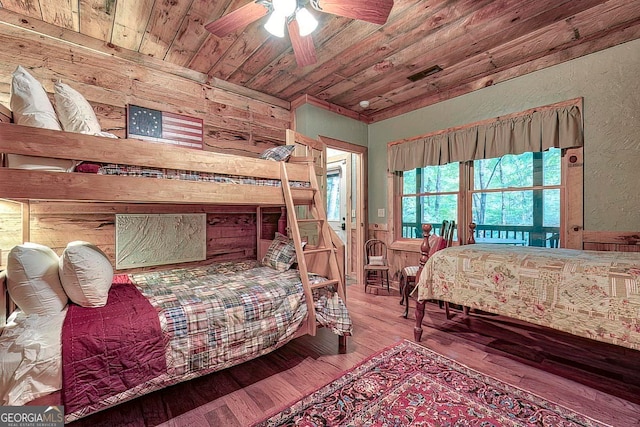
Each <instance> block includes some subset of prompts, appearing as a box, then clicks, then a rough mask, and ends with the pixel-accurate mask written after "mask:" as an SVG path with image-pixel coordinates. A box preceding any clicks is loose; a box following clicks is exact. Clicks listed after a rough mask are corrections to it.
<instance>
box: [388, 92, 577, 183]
mask: <svg viewBox="0 0 640 427" xmlns="http://www.w3.org/2000/svg"><path fill="white" fill-rule="evenodd" d="M582 145H583V134H582V114H581V111H580V108H579V107H578V106H577V105H575V103H572V105H566V104H565V105H563V106H559V107H554V108H546V107H545V108H541V109H534V110H530V111H527V112H525V113H522V114H519V115H516V116H512V117H509V118H504V119H495V120H491V121H485V122H481V123H476V124H473V125H469V126H463V127H459V128H455V129H453V130H450V131H444V132H436V133H433V134H430V135H424V136H422V137H418V138H412V139H411V140H407V141H402V142H399V143H391V144H389V152H388V166H389V171H390V172H398V171H408V170H412V169H415V168H419V167H424V166H433V165H444V164H447V163H452V162H464V161H470V160H478V159H490V158H495V157H500V156H503V155H505V154H522V153H525V152H538V151H545V150H548V149H549V148H551V147H556V148H571V147H581V146H582Z"/></svg>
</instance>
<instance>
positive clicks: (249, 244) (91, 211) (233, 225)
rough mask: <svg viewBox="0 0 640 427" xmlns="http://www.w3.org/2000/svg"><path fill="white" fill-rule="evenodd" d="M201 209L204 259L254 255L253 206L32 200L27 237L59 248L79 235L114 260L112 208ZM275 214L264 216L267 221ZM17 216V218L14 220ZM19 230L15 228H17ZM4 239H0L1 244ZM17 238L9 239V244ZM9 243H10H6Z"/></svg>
mask: <svg viewBox="0 0 640 427" xmlns="http://www.w3.org/2000/svg"><path fill="white" fill-rule="evenodd" d="M199 212H205V213H206V214H207V260H208V261H223V260H237V259H252V258H253V259H255V257H256V253H257V252H256V251H257V243H256V241H257V232H256V210H255V208H254V207H243V206H240V207H233V208H231V207H225V206H207V205H155V204H153V205H152V204H118V203H67V202H32V203H31V204H30V240H31V241H32V242H36V243H40V244H43V245H47V246H49V247H51V248H52V249H53V250H55V251H56V253H58V254H61V253H62V251H63V250H64V248H65V247H66V245H67V243H68V242H70V241H73V240H85V241H88V242H91V243H93V244H95V245H97V246H98V247H100V249H102V250H103V251H104V252H105V253H106V254H107V255H108V256H109V258H110V259H111V261H112V263H114V265H115V257H114V255H115V254H114V252H115V214H116V213H156V214H157V213H199ZM5 217H7V218H8V216H6V215H4V214H3V215H2V218H3V220H2V221H0V234H3V233H4V232H5V229H6V230H9V229H13V230H16V229H17V230H19V229H20V227H19V221H20V220H19V217H18V218H17V219H16V218H12V220H11V221H9V220H5ZM278 218H279V213H278V214H277V215H275V214H274V215H269V216H265V219H264V220H265V221H266V222H267V223H269V227H274V225H272V224H271V223H272V222H274V221H275V222H277V219H278ZM16 222H17V223H16ZM18 234H19V233H18ZM5 243H7V242H4V240H3V241H2V242H0V244H2V245H3V252H4V250H5V249H4V246H5ZM17 243H20V241H18V242H14V243H13V244H17ZM9 249H10V248H9Z"/></svg>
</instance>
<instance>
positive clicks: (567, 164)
mask: <svg viewBox="0 0 640 427" xmlns="http://www.w3.org/2000/svg"><path fill="white" fill-rule="evenodd" d="M583 151H584V149H583V147H577V148H567V149H563V150H562V151H561V155H560V156H561V157H560V159H561V160H560V173H561V178H560V184H559V185H555V184H554V185H550V186H545V187H544V188H545V189H552V188H554V189H555V188H558V189H559V190H560V236H561V239H560V240H561V243H562V247H564V248H573V249H582V230H583ZM473 173H474V170H473V161H468V162H460V175H459V177H460V188H459V192H458V218H456V222H457V224H458V227H457V240H456V241H454V245H458V244H460V242H466V241H467V240H468V238H469V230H468V225H469V223H470V222H471V215H472V203H473V200H472V194H473V193H475V192H479V191H482V192H486V191H487V190H473V189H472V188H473V187H472V186H473V176H474V175H473ZM387 188H388V190H389V194H388V200H389V201H390V204H391V206H389V212H390V217H389V218H388V227H389V234H390V237H391V241H392V243H391V245H390V247H391V248H392V249H395V250H408V251H412V252H419V251H420V244H421V242H422V239H421V238H404V237H402V211H401V209H402V197H403V181H402V174H401V173H397V174H393V173H389V174H388V187H387ZM541 188H542V186H539V185H538V186H533V187H522V188H519V189H521V190H530V189H541ZM568 189H571V192H568ZM503 190H504V189H500V190H495V191H503ZM490 191H494V190H490ZM463 224H464V226H462V225H463Z"/></svg>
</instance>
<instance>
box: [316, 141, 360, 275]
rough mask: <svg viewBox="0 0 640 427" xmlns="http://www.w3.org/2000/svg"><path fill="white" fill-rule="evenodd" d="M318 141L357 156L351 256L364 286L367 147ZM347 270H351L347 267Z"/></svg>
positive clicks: (349, 213)
mask: <svg viewBox="0 0 640 427" xmlns="http://www.w3.org/2000/svg"><path fill="white" fill-rule="evenodd" d="M318 139H319V140H320V141H321V142H322V143H323V144H325V145H326V146H327V147H330V148H334V149H336V150H340V151H345V152H348V153H352V154H353V155H355V156H356V171H355V177H356V192H355V193H356V194H355V195H353V196H354V197H353V200H352V201H353V202H355V205H356V208H355V210H356V219H355V224H354V225H355V231H356V232H355V236H356V242H355V243H354V245H353V247H354V248H355V253H353V254H351V256H354V257H355V265H356V277H357V282H358V284H362V283H364V281H363V279H364V277H363V271H362V268H360V266H362V265H364V238H365V230H366V225H367V220H366V218H367V215H366V213H367V211H366V209H367V207H366V206H367V197H366V191H367V147H364V146H362V145H357V144H352V143H350V142H345V141H341V140H339V139H335V138H331V137H327V136H322V135H319V136H318ZM347 217H348V218H351V212H347ZM345 270H349V269H348V268H347V266H346V265H345Z"/></svg>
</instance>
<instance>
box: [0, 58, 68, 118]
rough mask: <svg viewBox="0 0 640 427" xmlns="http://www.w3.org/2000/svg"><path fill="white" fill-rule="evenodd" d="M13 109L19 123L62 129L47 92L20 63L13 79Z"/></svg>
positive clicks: (11, 102)
mask: <svg viewBox="0 0 640 427" xmlns="http://www.w3.org/2000/svg"><path fill="white" fill-rule="evenodd" d="M10 104H11V111H13V121H14V122H15V123H17V124H19V125H24V126H32V127H36V128H45V129H53V130H62V128H61V127H60V123H59V122H58V116H56V111H55V110H54V109H53V105H51V101H49V97H48V96H47V92H45V90H44V88H43V87H42V85H41V84H40V82H39V81H38V80H36V79H35V78H34V77H33V76H32V75H31V74H29V72H28V71H27V70H25V69H24V68H23V67H22V66H20V65H18V68H16V70H15V71H14V72H13V80H12V81H11V100H10Z"/></svg>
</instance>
